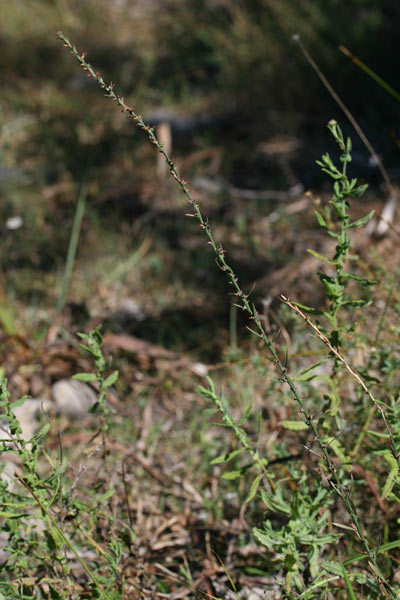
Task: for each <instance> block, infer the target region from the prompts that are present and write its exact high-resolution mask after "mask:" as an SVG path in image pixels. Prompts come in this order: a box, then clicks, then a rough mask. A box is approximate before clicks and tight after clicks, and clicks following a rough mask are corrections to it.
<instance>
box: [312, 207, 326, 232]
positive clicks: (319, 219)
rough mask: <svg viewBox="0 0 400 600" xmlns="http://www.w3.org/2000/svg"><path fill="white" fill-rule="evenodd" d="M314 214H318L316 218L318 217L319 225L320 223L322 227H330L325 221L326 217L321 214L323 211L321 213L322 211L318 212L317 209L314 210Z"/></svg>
mask: <svg viewBox="0 0 400 600" xmlns="http://www.w3.org/2000/svg"><path fill="white" fill-rule="evenodd" d="M314 214H315V216H316V218H317V221H318V225H319V226H320V227H323V228H324V229H328V224H327V222H326V221H325V219H324V217H323V216H322V215H321V213H320V212H318V211H317V210H315V211H314Z"/></svg>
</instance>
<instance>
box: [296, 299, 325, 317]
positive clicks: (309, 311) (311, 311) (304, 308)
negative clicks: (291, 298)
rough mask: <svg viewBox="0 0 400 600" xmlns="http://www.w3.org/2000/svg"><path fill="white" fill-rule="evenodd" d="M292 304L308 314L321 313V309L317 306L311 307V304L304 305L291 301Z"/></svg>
mask: <svg viewBox="0 0 400 600" xmlns="http://www.w3.org/2000/svg"><path fill="white" fill-rule="evenodd" d="M292 304H294V306H297V308H299V309H300V310H301V311H303V312H305V313H306V314H308V315H322V314H323V312H322V310H318V308H313V307H312V306H306V305H305V304H300V303H299V302H292Z"/></svg>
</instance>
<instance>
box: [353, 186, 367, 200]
mask: <svg viewBox="0 0 400 600" xmlns="http://www.w3.org/2000/svg"><path fill="white" fill-rule="evenodd" d="M367 189H368V183H365V184H364V185H359V186H358V188H356V189H355V190H352V192H351V193H352V196H354V198H359V197H360V196H362V195H363V193H364V192H365V190H367Z"/></svg>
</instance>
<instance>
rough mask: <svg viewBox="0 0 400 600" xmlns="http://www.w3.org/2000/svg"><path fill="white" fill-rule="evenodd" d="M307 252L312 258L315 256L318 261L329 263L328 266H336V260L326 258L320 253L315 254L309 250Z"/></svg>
mask: <svg viewBox="0 0 400 600" xmlns="http://www.w3.org/2000/svg"><path fill="white" fill-rule="evenodd" d="M307 252H308V253H309V254H311V256H314V258H317V259H318V260H321V261H322V262H325V263H328V265H334V264H336V263H335V261H334V260H331V259H330V258H327V257H326V256H323V255H322V254H320V253H319V252H315V250H310V249H308V250H307Z"/></svg>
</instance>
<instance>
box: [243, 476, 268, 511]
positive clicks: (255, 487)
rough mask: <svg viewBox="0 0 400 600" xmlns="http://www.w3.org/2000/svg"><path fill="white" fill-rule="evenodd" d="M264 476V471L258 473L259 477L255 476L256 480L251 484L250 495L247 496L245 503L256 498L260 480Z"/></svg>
mask: <svg viewBox="0 0 400 600" xmlns="http://www.w3.org/2000/svg"><path fill="white" fill-rule="evenodd" d="M263 477H264V473H260V475H257V477H256V478H255V480H254V481H253V483H252V484H251V488H250V491H249V495H248V496H247V498H246V500H245V504H248V503H249V502H251V501H252V500H253V499H254V498H255V495H256V494H257V492H258V488H259V486H260V482H261V480H262V478H263Z"/></svg>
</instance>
